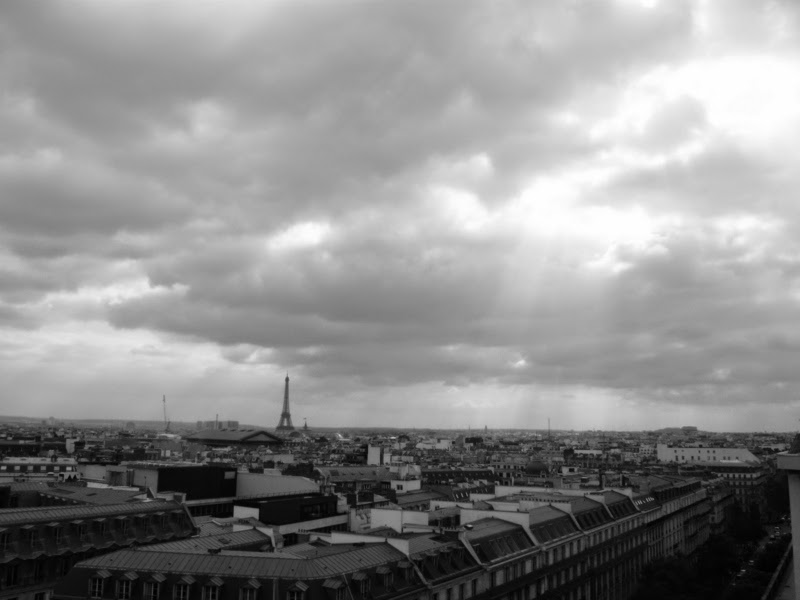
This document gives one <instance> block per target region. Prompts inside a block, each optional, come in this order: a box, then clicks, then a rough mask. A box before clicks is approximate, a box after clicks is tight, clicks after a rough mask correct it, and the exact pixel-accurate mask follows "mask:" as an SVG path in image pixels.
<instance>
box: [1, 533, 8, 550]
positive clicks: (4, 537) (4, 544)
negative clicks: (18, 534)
mask: <svg viewBox="0 0 800 600" xmlns="http://www.w3.org/2000/svg"><path fill="white" fill-rule="evenodd" d="M8 542H9V537H8V533H7V532H3V533H0V552H5V551H6V550H8Z"/></svg>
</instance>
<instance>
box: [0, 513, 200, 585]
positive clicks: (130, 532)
mask: <svg viewBox="0 0 800 600" xmlns="http://www.w3.org/2000/svg"><path fill="white" fill-rule="evenodd" d="M194 532H195V527H194V524H193V522H192V519H191V517H190V516H189V513H188V512H187V511H186V509H185V508H184V507H182V506H181V505H180V504H179V503H177V502H168V501H157V500H156V501H150V502H126V503H124V504H109V505H73V506H48V507H37V508H26V509H12V510H0V599H1V600H11V599H15V600H46V599H47V598H48V597H49V595H50V594H51V593H52V591H53V588H54V587H55V586H56V585H57V584H58V583H59V581H60V580H61V578H62V577H63V576H64V575H66V574H67V573H68V572H69V570H70V569H71V568H72V566H73V565H74V564H76V563H78V562H80V561H82V560H85V559H88V558H90V557H92V556H96V555H100V554H104V553H108V552H113V551H115V550H118V549H120V548H125V547H128V546H131V545H133V544H144V543H151V542H156V541H167V540H174V539H181V538H186V537H188V536H190V535H192V534H193V533H194Z"/></svg>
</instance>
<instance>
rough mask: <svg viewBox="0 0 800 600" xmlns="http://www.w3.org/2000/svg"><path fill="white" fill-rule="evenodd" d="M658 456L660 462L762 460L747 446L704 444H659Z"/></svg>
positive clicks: (754, 461) (756, 461)
mask: <svg viewBox="0 0 800 600" xmlns="http://www.w3.org/2000/svg"><path fill="white" fill-rule="evenodd" d="M656 458H657V459H658V460H659V461H660V462H677V463H699V462H723V461H739V462H752V463H758V462H760V461H759V460H758V458H757V457H756V455H755V454H753V453H752V452H750V450H748V449H747V448H714V447H703V446H697V447H695V446H669V445H667V444H658V445H657V446H656Z"/></svg>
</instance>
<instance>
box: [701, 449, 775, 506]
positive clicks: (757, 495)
mask: <svg viewBox="0 0 800 600" xmlns="http://www.w3.org/2000/svg"><path fill="white" fill-rule="evenodd" d="M700 466H701V467H702V468H704V469H706V470H708V471H710V472H711V473H713V474H714V475H716V476H717V477H720V478H722V479H723V480H724V481H725V482H726V483H727V484H728V486H729V487H730V489H731V490H733V495H734V499H735V500H736V502H738V503H739V505H740V506H741V507H742V508H745V509H749V508H750V507H751V506H754V505H755V506H757V507H758V509H759V510H760V511H762V513H763V512H764V511H765V510H766V497H765V495H764V488H765V485H766V483H767V479H768V476H769V472H768V471H767V468H766V467H765V466H764V465H763V464H761V463H760V462H758V463H742V462H736V461H725V462H709V463H702V464H701V465H700Z"/></svg>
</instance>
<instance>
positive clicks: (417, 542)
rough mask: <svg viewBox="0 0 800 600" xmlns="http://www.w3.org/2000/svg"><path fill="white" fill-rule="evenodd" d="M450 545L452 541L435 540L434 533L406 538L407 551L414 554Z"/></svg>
mask: <svg viewBox="0 0 800 600" xmlns="http://www.w3.org/2000/svg"><path fill="white" fill-rule="evenodd" d="M452 545H453V543H452V542H449V541H443V540H437V539H435V536H434V535H432V534H429V533H426V534H422V535H418V536H415V537H413V538H411V539H409V540H408V553H409V554H410V555H411V556H414V555H415V554H421V553H423V552H430V551H431V550H441V549H442V548H447V547H448V546H452Z"/></svg>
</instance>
